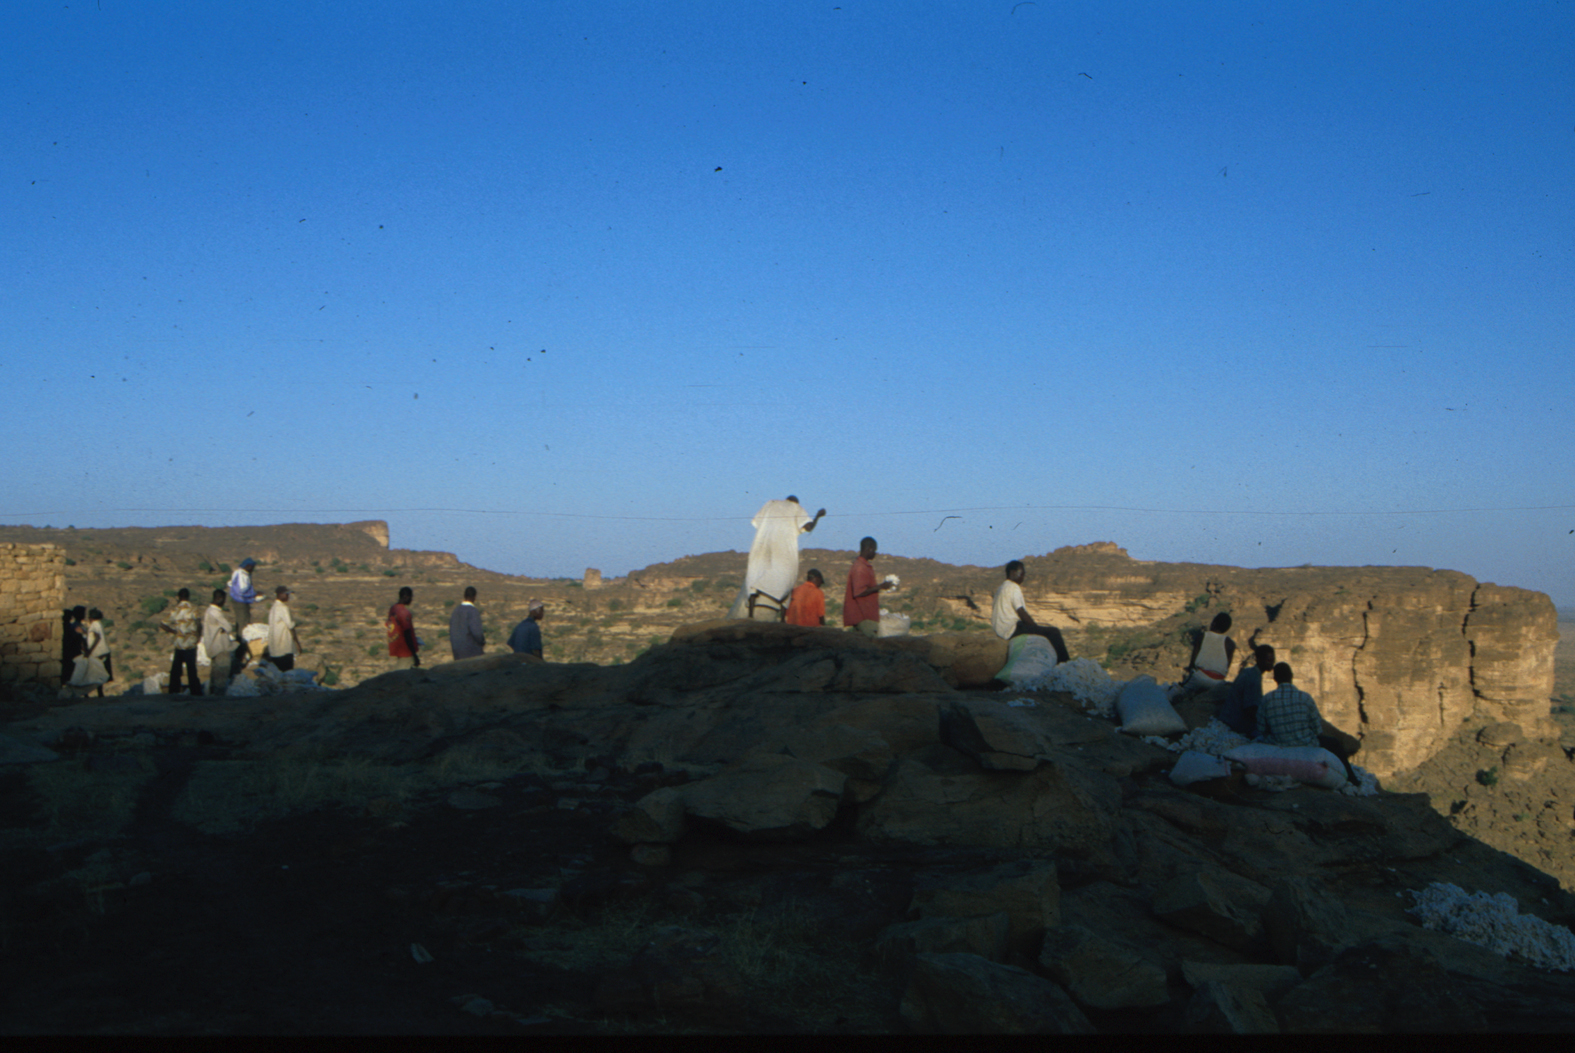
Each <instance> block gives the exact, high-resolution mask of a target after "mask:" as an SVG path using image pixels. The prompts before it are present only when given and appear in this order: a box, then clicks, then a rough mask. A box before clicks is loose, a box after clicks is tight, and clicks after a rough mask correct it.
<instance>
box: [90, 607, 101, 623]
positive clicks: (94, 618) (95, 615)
mask: <svg viewBox="0 0 1575 1053" xmlns="http://www.w3.org/2000/svg"><path fill="white" fill-rule="evenodd" d="M103 620H104V612H103V611H101V610H99V609H98V608H97V607H94V608H93V609H92V610H90V611H88V621H90V622H98V621H103Z"/></svg>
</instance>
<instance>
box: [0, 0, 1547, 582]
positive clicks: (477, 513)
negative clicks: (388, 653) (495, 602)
mask: <svg viewBox="0 0 1575 1053" xmlns="http://www.w3.org/2000/svg"><path fill="white" fill-rule="evenodd" d="M7 22H8V31H7V34H6V39H5V41H4V42H0V56H3V58H4V60H5V61H4V62H3V63H0V87H3V90H0V137H3V141H4V142H6V143H7V148H6V149H5V150H4V151H0V188H3V192H4V195H5V201H6V207H5V208H4V209H3V210H0V278H3V281H0V317H3V318H4V319H5V324H4V326H0V364H3V367H4V373H3V375H4V377H5V381H4V385H5V390H6V392H7V394H8V395H9V396H10V397H9V398H8V399H7V400H6V402H7V409H6V413H5V414H4V416H3V417H0V441H3V443H4V445H5V448H6V449H7V450H8V451H10V462H9V464H8V467H7V477H8V485H7V486H6V487H5V492H4V496H3V497H0V522H9V523H32V524H34V525H39V526H42V525H45V524H52V525H55V526H63V525H67V524H68V523H69V524H73V525H76V526H80V527H87V526H117V525H159V524H167V523H200V524H205V525H214V526H218V525H230V524H238V523H258V522H291V521H322V522H332V521H342V520H349V519H358V518H374V517H375V518H385V519H387V520H389V523H390V527H391V530H392V534H393V543H394V544H395V545H396V546H399V547H404V548H437V549H444V550H448V551H453V552H456V553H457V554H458V555H459V556H460V558H461V559H464V560H466V561H468V562H471V563H475V564H478V565H481V566H484V567H487V568H489V569H494V570H500V571H505V572H509V573H523V574H533V575H578V574H579V573H580V572H581V571H582V570H583V569H584V568H585V567H587V566H596V567H598V568H600V569H601V570H602V571H603V572H604V573H606V574H609V575H612V574H621V573H624V572H626V571H628V570H630V569H635V568H638V567H641V566H644V565H647V564H649V563H652V562H657V561H661V560H667V559H673V558H676V557H678V556H682V555H685V554H689V553H696V552H707V551H716V550H723V549H739V550H743V549H746V548H747V547H748V544H749V540H750V537H751V531H750V528H749V525H748V520H749V518H750V516H752V515H753V513H754V512H755V510H756V509H757V508H758V507H759V506H760V504H761V503H763V502H764V501H765V500H767V499H769V498H773V497H781V496H784V495H785V494H787V493H796V494H797V495H799V496H800V497H801V498H802V499H803V501H804V503H805V504H806V506H808V507H809V508H810V509H811V510H812V511H813V510H814V509H816V508H819V507H822V506H824V507H825V508H827V509H828V511H829V515H828V518H827V519H826V521H824V522H823V523H822V524H821V527H820V529H819V531H817V533H816V535H815V542H816V543H817V544H820V545H826V546H830V547H839V548H840V547H849V548H851V547H854V546H855V545H856V543H857V539H858V538H859V537H860V536H862V535H864V534H874V535H875V536H876V537H877V538H879V539H880V541H881V546H882V548H883V550H885V551H887V552H892V553H897V554H901V555H910V556H929V557H933V558H936V559H942V560H946V561H949V562H956V563H977V564H981V565H993V564H1000V563H1003V562H1005V561H1006V560H1007V559H1010V558H1013V557H1017V556H1022V555H1027V554H1037V553H1041V552H1046V551H1049V550H1051V549H1054V548H1057V547H1059V546H1061V545H1066V544H1081V543H1085V542H1089V541H1097V540H1110V541H1115V542H1116V543H1118V544H1120V545H1122V546H1124V547H1126V548H1127V549H1128V550H1129V551H1130V552H1131V553H1132V555H1134V556H1136V557H1138V558H1143V559H1157V560H1167V561H1195V562H1207V563H1222V564H1230V565H1237V566H1290V565H1298V564H1303V563H1315V564H1336V565H1344V564H1350V565H1365V564H1378V565H1385V564H1399V565H1424V566H1433V567H1441V568H1449V569H1454V570H1461V571H1464V572H1466V573H1468V574H1471V575H1473V576H1474V577H1477V578H1479V579H1481V580H1484V581H1496V582H1498V583H1500V584H1508V585H1519V586H1522V587H1527V588H1534V589H1539V590H1542V591H1545V592H1548V593H1550V594H1551V595H1552V596H1553V597H1554V599H1555V601H1556V602H1558V603H1560V604H1575V559H1572V553H1575V534H1572V533H1571V531H1572V530H1575V494H1572V488H1571V480H1575V434H1572V429H1571V419H1572V414H1571V412H1570V406H1571V399H1572V396H1575V356H1572V355H1571V353H1570V351H1571V347H1570V344H1571V337H1572V333H1575V317H1572V316H1575V310H1572V278H1575V194H1572V190H1575V186H1572V183H1575V49H1571V48H1570V46H1569V41H1570V40H1572V39H1575V5H1572V4H1569V3H1520V4H1513V5H1504V6H1502V7H1500V6H1489V5H1479V4H1449V3H1428V4H1422V3H1414V4H1412V3H1389V4H1384V3H1364V4H1320V5H1284V4H1270V3H1234V4H1232V3H1224V4H1221V3H1209V4H1195V5H1189V4H1181V5H1177V4H1141V3H1139V4H1132V3H1126V4H1120V5H1116V4H1094V3H1081V4H1079V3H1071V4H1068V3H1052V2H1048V0H1046V2H1040V3H1000V4H983V3H966V4H963V3H955V4H925V3H900V4H899V3H886V2H859V0H845V2H843V3H841V4H835V3H824V4H797V3H777V4H768V3H755V2H741V0H732V2H726V3H671V4H656V3H614V4H601V3H575V4H561V5H547V4H517V3H516V4H504V3H484V2H478V3H445V4H436V3H402V2H399V0H391V2H380V3H377V4H367V3H357V2H353V0H352V2H343V3H335V4H290V3H282V4H275V5H265V6H264V7H260V8H254V9H248V10H243V9H237V8H233V7H232V6H224V5H218V6H215V5H211V4H197V3H190V4H182V3H176V2H167V3H161V4H158V5H136V4H132V3H129V2H127V0H73V2H72V3H70V4H69V5H66V4H60V3H56V4H53V5H29V7H28V8H27V9H26V10H24V11H22V12H19V13H18V12H13V13H11V14H10V16H9V17H8V19H7ZM959 510H961V511H959ZM946 515H956V516H958V517H959V518H956V519H945V520H943V519H942V517H943V516H946Z"/></svg>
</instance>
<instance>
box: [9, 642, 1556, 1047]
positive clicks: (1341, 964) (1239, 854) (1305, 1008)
mask: <svg viewBox="0 0 1575 1053" xmlns="http://www.w3.org/2000/svg"><path fill="white" fill-rule="evenodd" d="M1418 617H1420V615H1419V616H1418ZM1334 620H1335V616H1334V615H1333V614H1328V615H1327V616H1326V617H1325V620H1323V621H1320V622H1319V623H1318V624H1321V625H1325V626H1327V625H1330V624H1332V623H1333V622H1334ZM1413 624H1421V623H1420V622H1414V623H1413ZM1484 624H1486V622H1485V623H1484ZM1440 631H1442V630H1440ZM1507 726H1508V725H1506V724H1499V725H1495V727H1507ZM134 732H135V733H138V734H143V735H147V734H157V735H172V734H178V735H181V736H185V735H192V736H194V738H195V739H196V740H197V741H203V740H204V739H203V736H204V735H206V736H207V739H206V741H211V742H223V743H228V744H230V745H231V746H233V747H235V748H236V750H237V751H238V754H239V755H244V754H245V753H247V752H250V753H252V754H254V755H258V756H270V757H271V756H277V755H278V754H281V753H284V754H288V753H296V754H304V755H306V756H309V757H310V756H337V757H351V758H360V759H365V760H367V761H369V762H376V763H383V764H400V763H421V762H426V761H432V760H434V759H439V760H440V759H441V757H442V756H443V755H444V754H445V753H447V751H450V750H461V751H477V750H484V751H486V752H487V754H488V756H489V757H490V758H491V759H492V761H493V762H494V763H506V762H509V761H510V759H511V758H512V760H513V762H515V763H519V764H522V765H523V764H534V765H536V766H538V767H544V768H550V767H564V766H568V765H573V766H574V767H576V768H578V769H581V770H591V769H593V768H594V769H609V770H610V769H613V768H617V769H619V770H624V771H632V770H635V769H641V770H656V771H659V772H663V773H667V772H669V771H672V772H673V773H674V774H675V775H678V776H680V777H679V778H677V779H675V780H673V781H672V782H671V783H670V784H668V785H662V786H660V787H658V788H656V789H653V790H651V791H650V792H648V793H646V794H645V795H644V796H643V797H640V798H639V799H637V800H634V801H632V802H631V803H630V804H629V805H626V806H624V807H623V808H622V810H621V811H620V812H618V813H617V814H613V815H610V816H608V818H607V820H606V823H607V827H606V828H607V830H608V832H609V834H610V835H611V836H612V837H615V838H617V839H618V840H619V841H621V842H622V843H623V845H624V846H626V848H625V851H626V852H627V854H628V859H629V864H628V865H629V866H631V867H635V868H645V869H646V870H651V871H661V870H662V869H664V868H670V869H671V870H672V871H674V872H680V873H681V872H682V871H683V870H684V869H685V864H684V863H683V862H682V859H683V857H684V854H685V852H686V851H688V850H689V848H690V847H691V846H694V845H697V844H702V843H705V842H712V843H718V844H734V845H743V846H751V847H759V846H764V847H772V848H775V847H780V846H782V845H783V843H784V842H788V843H791V844H794V845H809V844H815V843H823V844H826V843H829V844H838V843H841V844H849V843H858V844H860V845H861V846H863V847H865V848H867V849H868V850H869V851H872V852H887V851H890V852H903V853H908V854H910V855H911V854H914V853H928V854H929V856H928V858H932V859H936V860H940V861H943V863H944V864H945V865H943V866H941V867H939V868H937V869H934V870H932V871H931V872H928V873H925V874H922V875H917V876H915V877H914V879H913V882H912V895H911V898H908V897H905V898H904V899H903V900H900V901H899V903H902V902H906V903H907V904H908V906H907V909H906V911H903V910H902V909H901V907H900V906H899V907H897V908H896V909H895V910H894V911H893V912H892V914H891V915H890V916H888V918H887V923H886V924H885V925H884V926H883V927H881V928H879V929H878V930H877V931H875V932H874V933H873V934H872V936H871V942H870V954H871V957H872V958H874V959H877V960H879V961H881V962H883V963H884V967H885V968H886V969H888V970H892V971H894V972H895V973H897V974H898V975H899V976H901V977H902V978H903V983H904V990H903V994H902V1002H901V1011H900V1015H901V1018H902V1019H903V1020H904V1021H906V1023H907V1025H908V1026H909V1027H911V1028H913V1029H915V1030H920V1031H935V1032H943V1033H980V1032H985V1033H1053V1032H1080V1031H1089V1030H1129V1029H1131V1028H1132V1027H1133V1026H1140V1027H1141V1028H1142V1029H1145V1030H1151V1031H1178V1032H1179V1031H1223V1032H1232V1033H1261V1032H1269V1031H1275V1030H1289V1031H1309V1030H1319V1029H1322V1028H1325V1027H1334V1028H1336V1029H1339V1028H1357V1029H1371V1030H1397V1029H1398V1030H1409V1029H1424V1030H1425V1029H1429V1028H1430V1027H1431V1026H1433V1025H1437V1024H1440V1023H1441V1022H1442V1023H1443V1024H1444V1025H1447V1026H1448V1027H1450V1028H1454V1029H1464V1030H1484V1029H1488V1028H1509V1029H1514V1028H1515V1027H1517V1026H1540V1025H1541V1024H1542V1023H1545V1022H1547V1021H1558V1022H1564V1021H1568V1020H1571V1019H1575V978H1570V977H1560V976H1552V975H1549V974H1546V973H1538V972H1535V971H1534V970H1532V969H1531V968H1530V967H1529V966H1525V965H1520V964H1516V963H1515V962H1511V961H1507V960H1505V959H1503V958H1499V957H1497V956H1495V955H1493V954H1491V953H1490V952H1488V951H1486V950H1483V949H1481V948H1477V947H1473V946H1472V945H1470V944H1465V943H1463V942H1461V941H1459V940H1455V939H1453V938H1451V937H1448V936H1445V935H1443V934H1441V933H1436V932H1429V931H1426V930H1424V929H1422V928H1420V927H1419V926H1418V924H1417V922H1416V920H1415V919H1414V918H1412V917H1410V916H1409V915H1408V914H1407V913H1406V908H1407V906H1408V905H1409V904H1410V900H1409V899H1408V897H1407V896H1406V891H1407V890H1417V889H1421V888H1425V887H1426V886H1427V884H1428V883H1429V882H1431V881H1440V880H1451V881H1464V882H1467V883H1468V884H1470V885H1471V886H1472V887H1473V888H1474V889H1482V890H1486V891H1493V892H1500V891H1502V892H1507V893H1509V894H1510V895H1512V896H1514V897H1515V898H1516V900H1517V901H1518V903H1519V904H1520V906H1521V909H1522V910H1524V911H1527V912H1530V913H1534V914H1537V915H1539V916H1542V917H1544V918H1545V919H1547V920H1551V921H1553V922H1555V923H1557V924H1564V925H1567V924H1568V923H1569V922H1570V920H1571V919H1575V897H1571V896H1570V895H1569V894H1567V893H1565V892H1562V891H1560V890H1559V888H1558V886H1557V883H1556V882H1554V881H1552V880H1551V879H1549V878H1548V877H1547V876H1546V875H1545V874H1542V873H1540V872H1538V871H1536V870H1534V869H1533V868H1531V867H1530V866H1527V865H1525V864H1523V863H1520V862H1518V861H1516V860H1512V859H1509V858H1508V857H1505V856H1503V855H1502V854H1500V853H1497V852H1495V851H1493V850H1492V849H1489V848H1487V847H1486V846H1484V845H1482V844H1481V843H1480V842H1476V841H1473V840H1471V839H1469V838H1467V837H1465V836H1464V835H1463V834H1461V833H1460V832H1459V831H1457V830H1455V829H1454V828H1452V827H1451V826H1450V825H1449V823H1448V821H1447V820H1446V819H1444V818H1443V817H1441V816H1440V815H1438V814H1437V813H1436V812H1435V811H1434V810H1433V809H1432V807H1430V805H1429V803H1428V800H1427V799H1426V797H1424V796H1422V795H1416V794H1412V795H1405V794H1383V795H1380V796H1377V797H1348V796H1343V795H1340V794H1337V793H1332V792H1329V791H1326V790H1321V789H1314V788H1308V787H1302V788H1298V789H1293V790H1290V791H1288V792H1285V793H1277V794H1276V793H1268V792H1264V791H1254V790H1242V791H1239V792H1231V793H1224V794H1221V795H1219V796H1218V797H1217V798H1216V797H1211V796H1208V795H1205V794H1201V793H1196V792H1191V791H1190V790H1184V789H1177V788H1176V787H1174V786H1172V785H1171V784H1170V783H1169V781H1168V779H1166V778H1165V777H1164V773H1165V771H1166V769H1168V768H1169V766H1170V765H1171V764H1172V763H1173V761H1174V759H1175V755H1174V754H1172V753H1170V752H1168V751H1167V750H1165V749H1163V748H1161V747H1160V746H1157V745H1154V744H1152V743H1149V742H1144V741H1140V740H1134V739H1132V738H1130V737H1127V736H1123V735H1121V734H1120V733H1119V732H1117V731H1116V730H1114V727H1113V725H1111V724H1110V723H1109V722H1107V721H1104V720H1101V719H1098V718H1093V717H1090V716H1088V715H1086V714H1085V713H1084V712H1083V711H1082V710H1081V708H1080V707H1079V706H1078V705H1077V703H1076V702H1075V701H1074V700H1073V699H1071V697H1070V696H1066V695H1058V694H1042V695H1040V696H1038V697H1037V698H1035V699H1034V700H1033V701H1032V703H1031V704H1027V705H1022V704H1019V705H1015V706H1012V705H1008V704H1007V701H1006V699H1005V698H1003V697H1002V696H1000V695H989V694H986V693H982V692H974V693H970V692H965V691H959V690H958V689H956V688H954V687H952V686H951V685H949V684H948V683H947V682H946V680H945V678H944V677H943V676H942V674H941V673H940V672H939V671H938V670H937V669H936V668H935V667H934V666H932V665H931V664H929V663H928V662H926V661H925V660H924V659H922V658H920V657H919V656H917V655H915V654H913V653H911V651H910V650H908V649H906V648H905V647H904V646H903V645H901V644H899V643H895V642H891V641H882V640H867V639H864V638H863V637H860V636H856V635H853V634H847V633H840V632H836V631H831V630H824V629H801V628H796V627H792V626H783V625H770V624H763V623H755V622H727V623H721V624H716V625H711V626H707V627H696V628H694V629H693V630H691V631H689V632H686V633H684V634H682V635H681V637H680V638H678V639H675V640H674V641H673V642H671V643H669V644H667V645H664V646H662V647H658V648H656V649H655V650H653V651H652V652H651V653H649V654H647V655H646V656H644V657H642V658H641V659H639V660H637V661H635V662H633V663H630V664H629V665H627V666H621V667H601V666H589V665H581V666H562V665H558V666H554V665H546V664H542V663H539V662H535V661H530V660H527V659H526V658H524V657H523V656H515V655H488V656H485V657H483V658H479V659H475V660H470V661H466V662H460V663H453V664H450V665H444V666H435V667H433V668H430V669H425V668H423V669H412V670H405V671H399V672H393V673H389V674H386V675H384V676H381V677H378V678H376V679H375V680H372V681H368V682H366V683H364V684H362V685H360V686H359V687H357V688H355V689H352V690H348V691H343V692H316V693H310V694H299V695H280V696H275V697H272V698H264V699H259V700H257V701H255V702H251V703H246V704H244V705H239V706H238V705H236V704H235V703H234V702H229V701H225V700H216V701H215V702H213V703H211V704H194V703H191V702H183V701H180V700H174V699H148V700H145V701H142V702H139V703H134V704H101V705H79V706H73V707H69V708H66V709H59V710H56V711H53V712H49V713H46V714H43V715H42V716H38V717H35V718H32V719H30V720H26V721H21V722H18V723H16V724H13V725H11V727H10V733H11V734H13V735H21V734H24V733H25V734H28V735H30V736H31V737H32V740H33V741H34V742H36V743H38V745H40V746H44V747H62V748H64V747H66V746H67V745H68V744H75V745H76V746H80V745H81V744H82V743H83V742H91V741H93V740H94V739H95V738H98V739H109V738H113V737H114V736H116V735H126V736H129V735H130V734H132V733H134ZM1501 737H1502V736H1501ZM1511 737H1512V736H1511ZM1522 741H1523V740H1518V739H1517V740H1515V741H1512V742H1510V743H1509V745H1510V746H1514V745H1517V744H1518V743H1519V742H1522ZM1561 757H1562V753H1561V754H1560V755H1559V756H1553V755H1552V754H1539V755H1538V756H1537V757H1535V758H1528V760H1527V763H1528V764H1531V763H1535V762H1536V761H1538V760H1540V762H1541V764H1542V765H1543V768H1544V769H1545V768H1546V767H1547V766H1548V765H1560V764H1563V765H1568V764H1570V763H1571V762H1570V761H1569V760H1568V759H1560V758H1561ZM604 774H605V773H604ZM449 803H450V806H452V807H455V808H481V807H485V806H487V805H490V804H491V803H493V799H492V798H490V797H487V798H485V799H482V798H481V796H480V795H477V794H472V795H471V797H467V798H465V799H464V800H463V801H461V802H459V803H455V801H453V800H450V802H449ZM958 861H961V863H959V862H958ZM649 883H650V882H649V880H648V879H647V878H645V877H643V876H640V877H639V880H638V881H635V882H631V883H630V887H635V886H639V887H645V886H646V885H648V884H649ZM683 892H684V890H683V889H682V888H675V889H674V891H673V893H672V894H673V895H674V896H681V895H682V894H683ZM587 894H588V893H583V892H575V891H574V890H573V889H566V890H565V891H564V892H563V896H564V897H565V898H566V899H571V900H572V899H574V897H575V896H581V897H582V898H583V895H587ZM670 936H671V938H670V939H667V940H666V941H665V942H663V943H662V944H661V946H656V945H653V947H652V948H649V949H648V951H647V952H642V954H643V955H644V957H642V958H639V959H637V960H636V963H635V966H634V967H632V971H631V972H630V973H629V974H628V975H623V976H620V977H613V978H610V979H608V980H607V981H606V983H605V984H604V985H603V987H602V988H599V989H598V993H597V998H598V1000H599V1001H600V1002H602V1003H605V1004H606V1005H607V1006H609V1007H612V1008H615V1009H616V1008H617V1007H619V1006H625V1007H630V1006H632V1007H640V1006H652V1005H661V1006H665V1007H681V1006H683V1005H685V1004H689V1003H693V1004H695V1005H704V1004H713V1005H714V1004H716V1003H718V1002H721V1001H725V1000H726V999H727V998H728V997H729V994H728V976H727V973H726V971H725V969H723V968H721V967H720V966H719V960H718V957H717V955H718V951H717V948H716V946H714V942H715V941H714V940H711V939H710V938H709V937H708V936H706V934H704V933H698V934H697V933H693V932H688V931H687V930H684V931H680V930H674V931H673V932H672V933H671V934H670ZM1375 966H1380V968H1378V970H1377V971H1376V972H1372V971H1370V970H1372V969H1373V968H1374V967H1375ZM1418 977H1424V978H1425V980H1426V982H1425V984H1419V983H1418V980H1417V978H1418ZM1423 987H1425V990H1423V989H1421V988H1423ZM1342 1006H1348V1007H1350V1008H1349V1009H1348V1011H1346V1015H1341V1013H1340V1012H1338V1011H1337V1010H1340V1007H1342Z"/></svg>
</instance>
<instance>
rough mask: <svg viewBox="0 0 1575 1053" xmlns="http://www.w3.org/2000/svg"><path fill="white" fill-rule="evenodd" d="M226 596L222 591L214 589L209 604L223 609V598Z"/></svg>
mask: <svg viewBox="0 0 1575 1053" xmlns="http://www.w3.org/2000/svg"><path fill="white" fill-rule="evenodd" d="M226 595H228V594H227V593H226V592H225V591H224V590H223V589H214V590H213V600H212V601H211V602H212V603H213V605H214V606H215V607H223V606H224V597H225V596H226Z"/></svg>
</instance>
